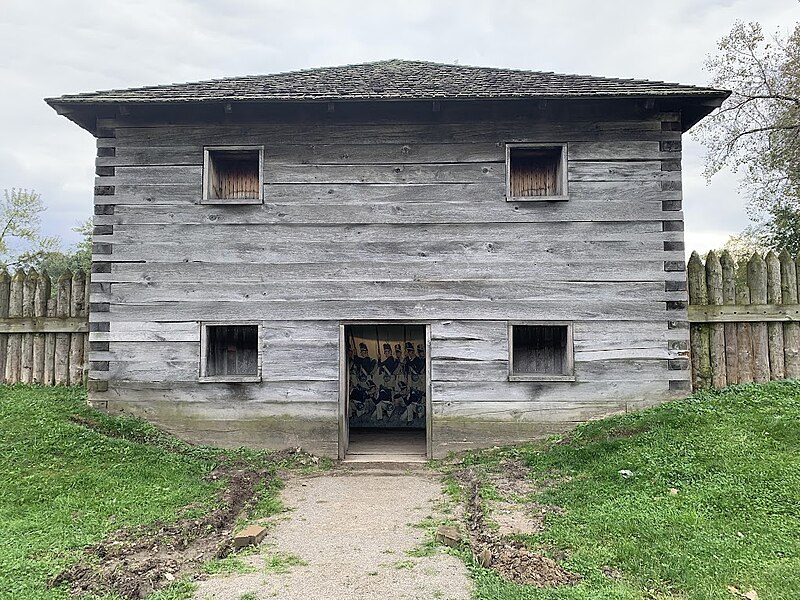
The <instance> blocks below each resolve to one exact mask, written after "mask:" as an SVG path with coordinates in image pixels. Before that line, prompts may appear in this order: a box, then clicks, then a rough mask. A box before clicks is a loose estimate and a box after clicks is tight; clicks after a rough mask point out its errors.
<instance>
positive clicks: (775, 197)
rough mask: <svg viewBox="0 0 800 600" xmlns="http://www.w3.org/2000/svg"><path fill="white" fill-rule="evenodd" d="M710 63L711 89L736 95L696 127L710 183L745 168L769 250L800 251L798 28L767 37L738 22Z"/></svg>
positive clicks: (759, 234)
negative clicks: (719, 175) (719, 174)
mask: <svg viewBox="0 0 800 600" xmlns="http://www.w3.org/2000/svg"><path fill="white" fill-rule="evenodd" d="M718 48H719V53H718V54H717V55H715V56H711V57H709V58H708V59H707V61H706V68H707V69H708V70H709V71H710V72H711V74H712V78H711V85H714V86H717V87H722V88H728V89H730V90H732V94H731V96H730V97H729V98H728V99H727V100H726V101H725V103H724V104H723V105H722V107H721V108H720V110H719V111H717V112H715V113H714V114H712V115H711V116H709V117H708V118H707V119H705V120H704V121H703V122H701V123H700V124H699V125H698V126H697V127H696V129H695V133H694V136H695V138H696V139H698V140H699V141H700V142H702V143H703V144H704V145H705V146H706V147H707V149H708V154H707V156H706V170H705V174H706V176H707V177H711V176H712V175H714V174H715V173H717V172H719V171H720V170H721V169H722V168H723V167H726V166H727V167H730V168H731V170H733V171H734V172H736V171H738V170H739V169H742V171H743V174H744V177H743V182H742V189H743V191H744V192H745V193H746V194H747V195H748V197H749V199H750V204H749V207H748V209H749V211H750V214H751V217H752V218H753V220H754V221H757V222H760V225H759V226H757V227H756V228H755V229H754V230H753V231H752V233H754V234H755V235H756V236H757V237H758V238H759V240H760V242H761V243H762V244H766V247H767V248H773V249H778V250H780V249H783V248H786V249H787V250H789V251H790V252H796V251H797V250H798V249H800V227H799V225H800V217H798V211H799V210H800V135H798V133H800V24H798V25H796V26H795V29H794V31H793V32H792V33H791V34H790V35H788V36H784V35H781V34H780V33H776V34H775V35H774V36H773V38H772V39H767V38H766V37H765V36H764V34H763V32H762V30H761V26H760V25H759V24H758V23H741V22H737V23H736V24H735V26H734V27H733V29H732V30H731V32H730V33H729V34H728V35H727V36H725V37H724V38H722V40H720V42H719V43H718Z"/></svg>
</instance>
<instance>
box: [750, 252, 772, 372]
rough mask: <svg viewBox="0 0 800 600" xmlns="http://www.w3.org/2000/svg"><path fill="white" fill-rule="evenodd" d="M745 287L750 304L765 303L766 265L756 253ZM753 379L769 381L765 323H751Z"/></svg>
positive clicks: (752, 259) (767, 340) (767, 339)
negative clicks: (746, 287) (746, 286)
mask: <svg viewBox="0 0 800 600" xmlns="http://www.w3.org/2000/svg"><path fill="white" fill-rule="evenodd" d="M747 285H748V286H749V287H750V304H766V303H767V263H766V262H765V261H764V259H763V258H761V256H760V255H759V254H757V253H754V254H753V256H751V257H750V260H749V261H748V262H747ZM752 335H753V379H754V380H755V381H756V382H757V383H764V382H766V381H769V377H770V372H769V336H768V334H767V324H766V323H753V327H752Z"/></svg>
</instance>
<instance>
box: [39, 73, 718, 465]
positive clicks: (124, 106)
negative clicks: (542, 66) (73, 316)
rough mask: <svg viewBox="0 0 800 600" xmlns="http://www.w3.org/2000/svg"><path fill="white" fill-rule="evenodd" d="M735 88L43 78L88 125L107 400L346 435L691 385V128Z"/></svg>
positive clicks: (661, 394) (98, 392)
mask: <svg viewBox="0 0 800 600" xmlns="http://www.w3.org/2000/svg"><path fill="white" fill-rule="evenodd" d="M726 96H727V92H725V91H721V90H715V89H708V88H700V87H693V86H686V85H678V84H672V83H663V82H655V81H643V80H630V79H608V78H601V77H590V76H577V75H558V74H553V73H541V72H531V71H517V70H509V69H494V68H482V67H469V66H462V65H445V64H437V63H429V62H419V61H404V60H388V61H380V62H373V63H365V64H359V65H349V66H342V67H331V68H320V69H311V70H305V71H296V72H290V73H281V74H274V75H265V76H254V77H238V78H231V79H219V80H212V81H204V82H198V83H185V84H175V85H163V86H152V87H143V88H136V89H127V90H111V91H101V92H94V93H86V94H75V95H66V96H61V97H59V98H50V99H48V100H47V102H48V103H49V104H50V105H51V106H52V107H53V108H55V109H56V110H57V111H58V113H59V114H62V115H64V116H66V117H67V118H69V119H70V120H72V121H74V122H75V123H77V124H78V125H79V126H81V127H82V128H84V129H86V130H87V131H89V132H90V133H92V134H93V135H94V136H95V137H96V138H97V162H96V164H97V179H96V185H95V210H94V214H95V217H94V222H95V228H94V256H93V267H92V274H91V284H90V285H91V296H90V357H89V360H90V363H89V365H90V366H89V369H90V370H89V400H90V402H91V404H92V405H94V406H96V407H100V408H103V409H105V410H108V411H109V412H114V413H117V412H125V413H132V414H136V415H140V416H142V417H145V418H147V419H149V420H151V421H152V422H154V423H155V424H157V425H159V426H161V427H164V428H166V429H168V430H170V431H173V432H175V433H177V434H178V435H180V436H182V437H184V438H186V439H189V440H192V441H196V442H203V443H209V444H216V445H222V446H239V445H246V446H251V447H271V448H280V447H289V446H302V447H304V448H306V449H308V450H310V451H313V452H316V453H320V454H323V455H329V456H333V457H337V456H338V457H340V458H343V457H345V456H346V455H347V453H348V445H349V441H350V439H351V435H352V436H356V435H357V434H358V433H359V432H364V431H369V432H370V434H371V435H373V436H376V437H377V438H380V436H381V435H384V434H385V435H389V432H391V433H392V435H395V434H397V432H402V431H406V430H410V431H411V432H416V433H415V435H417V436H418V438H423V439H424V440H425V448H426V452H427V454H428V456H434V457H436V456H442V455H443V454H445V453H446V452H447V451H450V450H461V449H466V448H473V447H483V446H491V445H495V444H507V443H516V442H520V441H524V440H529V439H531V438H535V437H540V436H543V435H548V434H552V433H556V432H560V431H563V430H565V429H566V428H569V427H570V426H572V425H573V424H574V423H576V422H580V421H584V420H587V419H592V418H598V417H602V416H605V415H608V414H612V413H617V412H621V411H627V410H631V409H635V408H639V407H643V406H646V405H650V404H654V403H658V402H662V401H665V400H667V399H670V398H673V397H676V396H681V395H685V394H687V393H688V392H689V389H690V374H689V360H688V340H689V328H688V322H687V307H686V303H687V282H686V272H685V262H684V244H683V212H682V210H681V134H682V133H683V132H685V131H686V130H688V129H689V128H690V127H692V125H694V124H695V123H697V122H698V121H699V120H700V119H702V118H703V117H704V116H706V115H707V114H708V113H709V112H711V111H712V110H713V109H714V108H715V107H717V106H719V105H720V103H721V102H722V100H724V98H725V97H726Z"/></svg>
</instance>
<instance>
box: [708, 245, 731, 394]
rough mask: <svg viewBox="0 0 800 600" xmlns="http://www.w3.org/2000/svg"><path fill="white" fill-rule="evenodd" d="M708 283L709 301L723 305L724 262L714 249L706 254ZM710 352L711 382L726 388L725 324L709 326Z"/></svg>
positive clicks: (711, 303) (718, 386) (717, 386)
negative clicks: (720, 260)
mask: <svg viewBox="0 0 800 600" xmlns="http://www.w3.org/2000/svg"><path fill="white" fill-rule="evenodd" d="M706 284H707V286H708V303H709V304H710V305H713V306H721V305H722V303H723V295H722V264H721V263H720V262H719V258H717V254H716V253H715V252H714V251H713V250H712V251H711V252H709V253H708V256H706ZM709 354H710V358H711V384H712V385H713V386H714V387H715V388H724V387H725V386H726V385H728V379H727V374H726V364H725V325H724V324H723V323H712V324H711V325H710V326H709Z"/></svg>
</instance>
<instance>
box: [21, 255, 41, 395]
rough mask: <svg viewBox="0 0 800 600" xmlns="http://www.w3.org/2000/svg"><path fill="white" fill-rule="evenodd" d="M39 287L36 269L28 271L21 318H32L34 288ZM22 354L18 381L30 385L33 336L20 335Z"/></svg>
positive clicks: (27, 334)
mask: <svg viewBox="0 0 800 600" xmlns="http://www.w3.org/2000/svg"><path fill="white" fill-rule="evenodd" d="M37 285H39V273H37V272H36V269H31V270H30V271H28V275H27V277H25V285H24V286H23V288H22V316H23V317H28V318H30V317H33V313H34V307H33V304H34V300H35V297H36V286H37ZM21 351H22V354H21V356H20V381H22V383H31V382H32V381H33V334H32V333H23V334H22V350H21Z"/></svg>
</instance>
